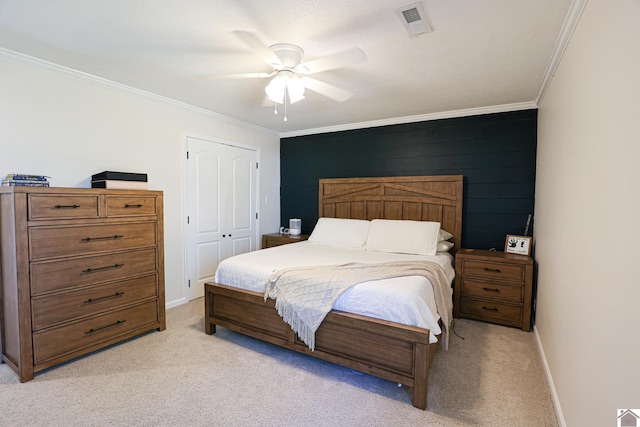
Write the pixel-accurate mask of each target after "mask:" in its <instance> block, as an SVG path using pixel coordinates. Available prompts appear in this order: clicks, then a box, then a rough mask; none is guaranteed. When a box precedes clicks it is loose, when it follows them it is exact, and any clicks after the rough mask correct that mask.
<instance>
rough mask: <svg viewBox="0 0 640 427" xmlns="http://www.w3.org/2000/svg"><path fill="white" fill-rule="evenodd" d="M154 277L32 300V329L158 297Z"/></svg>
mask: <svg viewBox="0 0 640 427" xmlns="http://www.w3.org/2000/svg"><path fill="white" fill-rule="evenodd" d="M157 282H158V279H157V276H156V275H155V274H152V275H150V276H145V277H138V278H136V279H129V280H123V281H121V282H115V283H109V284H106V285H102V286H96V287H93V288H89V289H80V290H77V291H72V292H65V293H61V294H60V293H59V294H54V295H48V296H44V297H40V298H33V299H32V300H31V315H32V317H33V319H32V321H33V325H32V327H33V329H34V330H39V329H44V328H46V327H49V326H51V325H54V324H56V323H61V322H64V321H69V320H73V319H79V318H82V317H86V316H91V315H93V314H97V313H101V312H104V311H108V310H112V309H116V308H118V307H122V306H125V305H129V304H132V303H135V302H138V301H142V300H144V299H147V298H155V297H157V295H158V286H157Z"/></svg>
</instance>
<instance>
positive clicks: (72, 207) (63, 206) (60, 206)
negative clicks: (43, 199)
mask: <svg viewBox="0 0 640 427" xmlns="http://www.w3.org/2000/svg"><path fill="white" fill-rule="evenodd" d="M54 207H55V208H56V209H78V208H79V207H80V205H55V206H54Z"/></svg>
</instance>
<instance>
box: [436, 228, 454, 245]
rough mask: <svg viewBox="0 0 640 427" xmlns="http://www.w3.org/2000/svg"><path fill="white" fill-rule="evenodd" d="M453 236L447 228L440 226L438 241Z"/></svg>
mask: <svg viewBox="0 0 640 427" xmlns="http://www.w3.org/2000/svg"><path fill="white" fill-rule="evenodd" d="M452 237H453V234H451V233H449V232H448V231H447V230H443V229H442V228H441V229H440V231H439V232H438V242H442V241H443V240H449V239H450V238H452Z"/></svg>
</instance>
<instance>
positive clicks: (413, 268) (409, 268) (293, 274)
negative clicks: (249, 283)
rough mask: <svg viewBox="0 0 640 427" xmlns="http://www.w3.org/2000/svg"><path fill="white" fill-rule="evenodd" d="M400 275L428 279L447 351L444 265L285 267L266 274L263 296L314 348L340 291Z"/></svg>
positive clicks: (447, 292)
mask: <svg viewBox="0 0 640 427" xmlns="http://www.w3.org/2000/svg"><path fill="white" fill-rule="evenodd" d="M401 276H424V277H426V278H427V279H428V280H429V282H431V285H432V286H433V294H434V296H435V300H436V301H435V302H436V308H437V310H438V314H439V315H440V318H441V319H442V323H443V328H442V339H441V341H442V347H443V348H444V349H445V350H446V349H447V348H448V343H449V326H450V324H451V316H452V315H451V310H452V301H451V287H450V284H449V281H448V280H447V276H446V274H445V272H444V270H443V268H442V267H440V266H439V265H438V264H436V263H434V262H430V261H420V262H417V261H397V262H386V263H380V264H364V263H348V264H341V265H329V266H320V267H295V268H284V269H281V270H278V271H276V272H274V273H273V274H272V275H271V276H270V277H269V280H268V282H267V287H266V291H265V295H264V299H265V301H266V300H267V298H272V299H275V300H276V309H277V310H278V314H279V315H280V316H281V317H282V318H283V319H284V321H285V322H287V323H288V324H289V325H291V327H292V328H293V330H294V331H295V332H296V333H297V334H298V337H299V338H300V339H301V340H302V341H304V343H305V344H307V345H308V346H309V348H310V349H311V350H313V349H314V348H315V332H316V330H317V329H318V328H319V327H320V324H321V323H322V321H323V320H324V318H325V317H326V315H327V314H328V313H329V312H330V311H331V309H332V307H333V304H334V302H335V301H336V300H337V299H338V297H340V295H341V294H342V293H343V292H345V291H346V290H347V289H349V288H350V287H352V286H354V285H357V284H358V283H362V282H368V281H372V280H382V279H389V278H393V277H401Z"/></svg>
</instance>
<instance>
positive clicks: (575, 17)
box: [534, 0, 589, 105]
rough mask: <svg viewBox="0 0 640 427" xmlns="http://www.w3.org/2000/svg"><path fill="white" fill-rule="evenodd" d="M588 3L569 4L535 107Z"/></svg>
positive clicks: (585, 1) (535, 100)
mask: <svg viewBox="0 0 640 427" xmlns="http://www.w3.org/2000/svg"><path fill="white" fill-rule="evenodd" d="M588 1H589V0H573V1H572V2H571V6H570V8H569V12H568V13H567V16H566V17H565V19H564V23H563V24H562V28H561V30H560V34H558V39H557V40H556V45H555V46H554V48H553V52H552V53H551V58H550V59H549V63H548V64H547V69H546V71H545V73H544V77H543V78H542V82H541V84H540V89H539V90H538V93H537V95H536V97H535V98H534V102H535V104H536V105H540V102H542V99H543V98H544V94H545V92H546V91H547V87H549V85H550V84H551V80H553V75H554V74H555V73H556V69H557V68H558V66H559V65H560V61H561V60H562V56H563V55H564V52H565V50H566V49H567V46H568V45H569V41H571V36H572V35H573V32H574V30H575V29H576V27H577V26H578V21H580V17H581V16H582V12H583V11H584V8H585V7H586V6H587V2H588Z"/></svg>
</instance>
